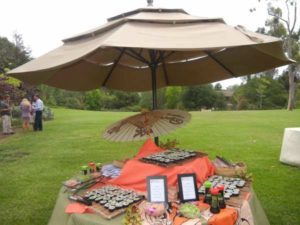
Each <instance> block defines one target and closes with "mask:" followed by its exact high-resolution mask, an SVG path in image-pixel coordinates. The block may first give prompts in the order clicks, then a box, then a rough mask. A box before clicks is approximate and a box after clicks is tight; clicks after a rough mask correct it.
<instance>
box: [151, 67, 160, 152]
mask: <svg viewBox="0 0 300 225" xmlns="http://www.w3.org/2000/svg"><path fill="white" fill-rule="evenodd" d="M150 68H151V78H152V110H155V109H157V87H156V69H157V66H156V65H155V64H154V63H153V64H152V65H151V66H150ZM154 141H155V144H156V145H157V146H158V145H159V138H158V137H155V138H154Z"/></svg>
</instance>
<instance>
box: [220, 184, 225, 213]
mask: <svg viewBox="0 0 300 225" xmlns="http://www.w3.org/2000/svg"><path fill="white" fill-rule="evenodd" d="M218 189H219V195H218V200H219V207H220V209H225V208H226V204H225V200H224V185H219V186H218Z"/></svg>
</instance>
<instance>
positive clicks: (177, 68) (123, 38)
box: [8, 7, 292, 109]
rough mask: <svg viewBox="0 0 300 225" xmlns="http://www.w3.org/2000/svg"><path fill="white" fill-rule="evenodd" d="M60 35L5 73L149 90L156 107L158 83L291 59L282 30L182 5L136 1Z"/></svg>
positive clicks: (221, 75)
mask: <svg viewBox="0 0 300 225" xmlns="http://www.w3.org/2000/svg"><path fill="white" fill-rule="evenodd" d="M63 42H64V44H63V45H62V46H61V47H58V48H57V49H54V50H53V51H51V52H49V53H47V54H45V55H43V56H41V57H39V58H37V59H34V60H32V61H30V62H28V63H26V64H24V65H22V66H20V67H18V68H16V69H14V70H12V71H10V72H9V73H8V74H9V75H11V76H13V77H15V78H18V79H20V80H22V81H24V82H27V83H30V84H34V85H35V84H47V85H50V86H54V87H58V88H63V89H67V90H75V91H84V90H91V89H96V88H99V87H108V88H112V89H117V90H124V91H147V90H152V93H153V109H156V108H157V102H156V98H157V97H156V90H157V88H161V87H166V86H179V85H197V84H205V83H211V82H215V81H220V80H224V79H228V78H232V77H238V76H243V75H246V74H253V73H257V72H261V71H265V70H269V69H271V68H275V67H278V66H283V65H286V64H289V63H291V62H292V61H291V60H289V59H288V58H286V56H285V55H284V52H283V50H282V41H281V40H280V39H278V38H274V37H270V36H266V35H262V34H258V33H254V32H250V31H247V30H246V29H245V28H243V27H241V26H237V27H231V26H228V25H227V24H225V22H224V21H223V19H221V18H202V17H196V16H191V15H189V14H187V13H186V12H185V11H183V10H182V9H160V8H152V7H149V8H142V9H137V10H134V11H131V12H127V13H123V14H121V15H118V16H115V17H112V18H109V19H108V22H107V23H106V24H105V25H103V26H101V27H98V28H95V29H93V30H90V31H87V32H84V33H82V34H79V35H76V36H74V37H71V38H68V39H65V40H63Z"/></svg>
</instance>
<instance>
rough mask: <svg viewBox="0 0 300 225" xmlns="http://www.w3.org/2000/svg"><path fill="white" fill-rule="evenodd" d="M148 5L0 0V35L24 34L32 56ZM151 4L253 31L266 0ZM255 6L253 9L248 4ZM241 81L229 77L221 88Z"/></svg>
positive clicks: (142, 0) (128, 0)
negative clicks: (252, 10) (221, 20)
mask: <svg viewBox="0 0 300 225" xmlns="http://www.w3.org/2000/svg"><path fill="white" fill-rule="evenodd" d="M146 6H147V1H146V0H26V1H25V0H0V8H1V13H0V36H1V37H7V38H8V39H9V40H12V36H13V33H14V32H17V33H19V34H21V35H22V36H23V41H24V44H25V46H26V47H28V48H30V49H31V51H32V56H33V57H39V56H41V55H43V54H45V53H47V52H48V51H50V50H52V49H54V48H57V47H58V46H60V45H62V42H61V40H62V39H64V38H67V37H70V36H73V35H75V34H77V33H81V32H83V31H85V30H90V29H92V28H94V27H97V26H100V25H102V24H104V23H105V22H106V19H107V18H109V17H112V16H115V15H117V14H120V13H123V12H127V11H131V10H134V9H137V8H143V7H146ZM154 7H160V8H182V9H184V10H185V11H186V12H187V13H189V14H191V15H195V16H201V17H222V18H223V19H224V20H225V22H226V23H227V24H229V25H231V26H236V25H243V26H245V27H246V28H247V29H249V30H252V31H255V30H256V29H257V28H258V27H262V26H264V23H265V20H266V18H267V7H266V4H265V2H263V1H261V2H259V1H258V0H154ZM254 7H255V8H256V11H255V12H254V13H251V12H250V10H249V9H250V8H254ZM239 83H241V79H240V78H234V79H229V80H226V81H223V82H222V83H221V84H222V86H223V88H226V87H228V86H229V85H233V84H239Z"/></svg>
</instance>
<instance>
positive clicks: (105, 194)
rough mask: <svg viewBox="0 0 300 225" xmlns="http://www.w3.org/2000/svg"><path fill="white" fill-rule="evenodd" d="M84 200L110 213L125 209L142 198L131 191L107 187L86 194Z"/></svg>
mask: <svg viewBox="0 0 300 225" xmlns="http://www.w3.org/2000/svg"><path fill="white" fill-rule="evenodd" d="M84 198H85V199H86V200H88V201H93V202H95V203H97V204H100V205H101V206H103V207H104V208H106V209H107V210H109V211H110V212H113V211H115V210H118V209H122V208H127V207H128V206H129V205H131V204H133V203H135V202H138V201H140V200H142V199H143V196H140V195H138V194H137V193H136V192H134V191H131V190H125V189H120V188H118V187H114V186H110V185H108V186H105V187H102V188H99V189H95V190H93V191H91V192H89V193H87V194H86V195H85V196H84Z"/></svg>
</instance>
